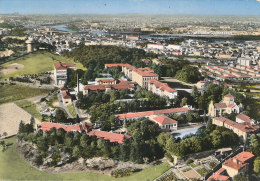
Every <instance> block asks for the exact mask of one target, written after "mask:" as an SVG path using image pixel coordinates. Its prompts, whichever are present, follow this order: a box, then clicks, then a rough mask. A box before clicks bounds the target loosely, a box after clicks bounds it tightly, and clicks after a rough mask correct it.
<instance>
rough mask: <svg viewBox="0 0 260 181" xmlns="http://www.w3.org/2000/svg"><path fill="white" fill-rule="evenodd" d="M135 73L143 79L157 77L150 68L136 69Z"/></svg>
mask: <svg viewBox="0 0 260 181" xmlns="http://www.w3.org/2000/svg"><path fill="white" fill-rule="evenodd" d="M136 72H137V73H138V74H139V75H141V76H143V77H158V75H157V74H156V73H155V72H154V71H153V70H152V69H150V68H148V67H147V68H138V69H137V70H136Z"/></svg>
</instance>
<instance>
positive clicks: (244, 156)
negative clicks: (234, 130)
mask: <svg viewBox="0 0 260 181" xmlns="http://www.w3.org/2000/svg"><path fill="white" fill-rule="evenodd" d="M254 156H255V155H253V154H252V153H250V152H241V153H239V154H238V155H236V156H235V157H233V158H234V159H238V160H239V161H241V162H243V163H244V162H247V161H248V160H250V159H251V158H253V157H254Z"/></svg>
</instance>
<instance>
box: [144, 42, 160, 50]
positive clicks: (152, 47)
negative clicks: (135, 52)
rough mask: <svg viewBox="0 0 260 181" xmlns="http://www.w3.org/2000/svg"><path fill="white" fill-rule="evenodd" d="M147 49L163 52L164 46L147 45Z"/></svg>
mask: <svg viewBox="0 0 260 181" xmlns="http://www.w3.org/2000/svg"><path fill="white" fill-rule="evenodd" d="M147 48H148V49H158V50H163V49H164V46H163V45H160V44H150V43H149V44H147Z"/></svg>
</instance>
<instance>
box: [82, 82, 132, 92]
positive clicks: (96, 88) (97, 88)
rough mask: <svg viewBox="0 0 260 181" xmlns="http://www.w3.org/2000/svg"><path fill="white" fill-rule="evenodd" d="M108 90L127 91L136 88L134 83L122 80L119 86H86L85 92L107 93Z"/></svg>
mask: <svg viewBox="0 0 260 181" xmlns="http://www.w3.org/2000/svg"><path fill="white" fill-rule="evenodd" d="M106 88H111V89H115V90H125V89H130V88H134V86H133V85H132V82H129V81H123V80H120V83H119V84H112V85H86V86H84V90H91V91H105V90H106Z"/></svg>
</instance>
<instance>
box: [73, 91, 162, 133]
mask: <svg viewBox="0 0 260 181" xmlns="http://www.w3.org/2000/svg"><path fill="white" fill-rule="evenodd" d="M126 98H130V97H129V91H128V90H120V91H111V92H109V93H102V92H99V93H90V94H88V95H86V96H83V95H82V94H79V101H78V103H77V106H78V107H79V108H81V109H85V110H88V113H89V114H90V116H91V121H92V122H94V123H98V124H100V126H101V129H102V130H107V131H109V130H111V129H117V128H118V127H119V126H120V125H122V122H121V121H120V120H116V119H114V115H115V114H120V113H126V112H139V111H146V110H151V109H162V108H164V107H166V99H165V98H162V97H160V96H158V95H155V94H153V93H152V92H149V91H147V90H144V89H141V90H139V91H137V92H136V93H135V97H134V98H132V99H133V100H132V101H131V102H128V103H127V102H119V103H116V101H115V100H118V99H126Z"/></svg>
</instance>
